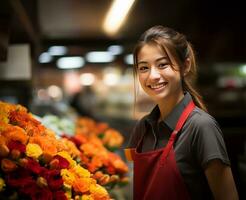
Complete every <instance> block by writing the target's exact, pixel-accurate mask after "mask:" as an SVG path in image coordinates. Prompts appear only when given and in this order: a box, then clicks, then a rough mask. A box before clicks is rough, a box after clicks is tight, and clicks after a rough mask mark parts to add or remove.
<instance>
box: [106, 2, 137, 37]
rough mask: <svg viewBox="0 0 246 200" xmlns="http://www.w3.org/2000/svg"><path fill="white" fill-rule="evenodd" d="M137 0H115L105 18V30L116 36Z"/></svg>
mask: <svg viewBox="0 0 246 200" xmlns="http://www.w3.org/2000/svg"><path fill="white" fill-rule="evenodd" d="M134 1H135V0H114V2H113V3H112V5H111V7H110V9H109V11H108V13H107V16H106V18H105V21H104V24H103V29H104V31H105V32H106V33H107V34H109V35H114V34H115V33H116V32H117V31H118V30H119V28H120V26H121V25H122V24H123V22H124V20H125V19H126V17H127V14H128V13H129V11H130V9H131V7H132V5H133V3H134Z"/></svg>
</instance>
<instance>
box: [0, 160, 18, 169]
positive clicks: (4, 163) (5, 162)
mask: <svg viewBox="0 0 246 200" xmlns="http://www.w3.org/2000/svg"><path fill="white" fill-rule="evenodd" d="M1 168H2V170H3V171H4V172H12V171H14V170H16V168H17V165H16V164H15V163H14V162H13V161H11V160H9V159H7V158H4V159H2V161H1Z"/></svg>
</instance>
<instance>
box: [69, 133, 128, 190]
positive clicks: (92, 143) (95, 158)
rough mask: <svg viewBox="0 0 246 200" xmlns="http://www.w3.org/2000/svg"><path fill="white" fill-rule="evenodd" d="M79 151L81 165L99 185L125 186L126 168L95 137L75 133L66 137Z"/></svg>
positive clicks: (122, 162)
mask: <svg viewBox="0 0 246 200" xmlns="http://www.w3.org/2000/svg"><path fill="white" fill-rule="evenodd" d="M67 138H68V139H69V140H71V141H73V143H74V144H75V145H76V147H77V148H78V149H79V150H80V152H81V153H80V160H81V165H82V166H83V167H84V168H86V169H88V170H89V171H90V172H91V173H92V174H94V175H93V178H95V179H96V180H97V181H98V183H99V184H100V185H104V186H105V187H107V188H109V189H110V188H113V186H115V185H116V184H117V185H125V184H126V183H128V181H129V179H128V177H127V176H126V174H127V172H128V167H127V165H126V163H125V162H124V161H123V160H122V159H121V158H120V156H119V155H117V154H116V153H113V152H110V151H109V150H107V149H106V148H105V147H104V145H103V143H102V141H101V140H100V139H99V138H98V137H97V136H96V135H85V134H84V133H76V135H75V136H73V137H67Z"/></svg>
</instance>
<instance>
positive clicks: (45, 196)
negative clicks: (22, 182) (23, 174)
mask: <svg viewBox="0 0 246 200" xmlns="http://www.w3.org/2000/svg"><path fill="white" fill-rule="evenodd" d="M20 193H22V194H25V195H27V196H29V197H31V199H32V200H52V192H51V191H50V190H49V189H47V188H40V187H38V186H37V185H36V184H33V185H30V186H29V187H25V188H22V189H21V190H20Z"/></svg>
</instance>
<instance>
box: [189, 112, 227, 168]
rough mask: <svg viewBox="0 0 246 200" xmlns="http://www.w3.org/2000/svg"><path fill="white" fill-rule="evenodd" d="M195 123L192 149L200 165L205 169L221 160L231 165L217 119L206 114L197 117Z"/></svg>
mask: <svg viewBox="0 0 246 200" xmlns="http://www.w3.org/2000/svg"><path fill="white" fill-rule="evenodd" d="M195 121H196V123H195V132H194V138H193V142H192V149H193V153H194V154H195V157H196V160H197V161H198V163H199V165H200V166H202V167H203V168H205V166H206V164H207V163H208V162H209V161H211V160H213V159H219V160H221V161H222V162H223V163H224V164H225V165H230V160H229V158H228V154H227V150H226V145H225V142H224V139H223V135H222V131H221V129H220V127H219V125H218V123H217V122H216V121H215V119H214V118H213V117H212V116H210V115H208V114H205V115H200V116H197V118H196V120H195Z"/></svg>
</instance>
